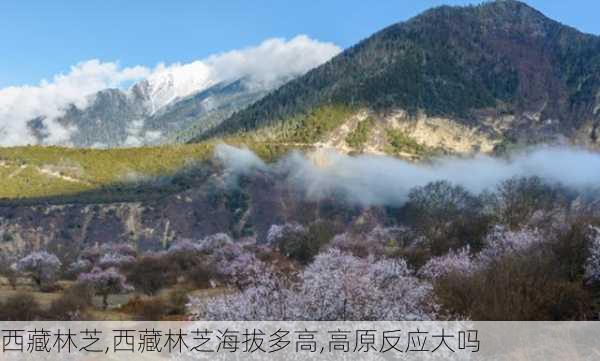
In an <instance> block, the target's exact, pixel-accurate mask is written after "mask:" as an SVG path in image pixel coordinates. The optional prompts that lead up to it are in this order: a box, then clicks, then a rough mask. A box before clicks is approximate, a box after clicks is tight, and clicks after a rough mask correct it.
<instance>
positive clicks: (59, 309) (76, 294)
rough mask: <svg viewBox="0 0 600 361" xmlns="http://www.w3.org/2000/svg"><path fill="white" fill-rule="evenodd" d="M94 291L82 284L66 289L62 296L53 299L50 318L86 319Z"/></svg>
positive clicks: (64, 319) (63, 319) (49, 311)
mask: <svg viewBox="0 0 600 361" xmlns="http://www.w3.org/2000/svg"><path fill="white" fill-rule="evenodd" d="M93 295H94V291H93V290H92V289H91V288H90V287H88V286H86V285H82V284H75V285H73V286H72V287H70V288H68V289H66V290H65V292H64V293H63V294H62V295H61V297H60V298H58V299H56V300H54V301H52V303H51V304H50V309H49V310H48V318H50V319H54V320H61V321H77V320H85V319H86V318H87V317H88V315H87V313H86V311H87V309H88V307H90V306H91V305H92V297H93Z"/></svg>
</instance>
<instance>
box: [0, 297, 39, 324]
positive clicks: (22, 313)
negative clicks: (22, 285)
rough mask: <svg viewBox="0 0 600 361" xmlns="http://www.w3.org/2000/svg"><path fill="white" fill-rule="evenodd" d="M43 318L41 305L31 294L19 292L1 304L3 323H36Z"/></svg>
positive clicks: (0, 310)
mask: <svg viewBox="0 0 600 361" xmlns="http://www.w3.org/2000/svg"><path fill="white" fill-rule="evenodd" d="M41 318H42V311H41V308H40V305H39V303H38V302H37V300H36V299H35V298H34V296H33V295H32V294H31V293H25V292H18V293H16V294H14V295H12V296H10V297H8V298H7V300H6V301H5V302H3V303H2V304H0V319H1V320H3V321H35V320H38V319H41Z"/></svg>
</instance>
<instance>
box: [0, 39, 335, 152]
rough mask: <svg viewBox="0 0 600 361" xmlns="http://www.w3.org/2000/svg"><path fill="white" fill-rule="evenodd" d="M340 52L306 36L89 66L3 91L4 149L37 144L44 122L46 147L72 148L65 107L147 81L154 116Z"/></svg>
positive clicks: (297, 71)
mask: <svg viewBox="0 0 600 361" xmlns="http://www.w3.org/2000/svg"><path fill="white" fill-rule="evenodd" d="M339 52H340V49H339V48H338V47H337V46H336V45H334V44H331V43H323V42H319V41H316V40H313V39H310V38H308V37H307V36H304V35H300V36H297V37H295V38H293V39H290V40H289V41H286V40H284V39H269V40H265V41H264V42H262V43H261V44H259V45H258V46H255V47H249V48H246V49H242V50H234V51H229V52H225V53H222V54H216V55H212V56H209V57H207V58H206V59H203V60H198V61H194V62H191V63H188V64H178V63H177V64H171V65H165V64H159V65H157V66H156V67H154V68H153V69H151V68H148V67H145V66H134V67H127V68H122V67H120V66H119V64H118V63H115V62H100V61H98V60H89V61H85V62H82V63H79V64H77V65H75V66H73V67H71V69H70V71H69V72H68V73H66V74H58V75H56V76H54V77H53V78H52V79H51V80H50V81H46V80H43V81H41V82H40V83H39V84H38V85H25V86H12V87H7V88H4V89H0V146H15V145H24V144H34V143H36V142H37V140H36V138H35V137H34V136H33V135H32V134H31V133H30V130H29V129H28V127H27V122H28V121H29V120H31V119H33V118H37V117H44V120H43V125H44V127H45V128H46V129H45V131H46V133H47V135H48V136H47V138H46V139H45V141H44V143H46V144H69V138H70V135H71V134H72V132H73V131H74V130H75V129H74V128H65V127H64V126H62V125H60V124H59V123H58V122H56V120H55V119H56V118H57V117H59V116H61V115H62V114H63V113H64V109H65V107H67V106H68V105H69V104H75V105H76V106H78V107H80V108H84V107H85V106H86V104H87V103H86V102H87V100H88V98H89V96H90V95H92V94H94V93H96V92H97V91H99V90H103V89H106V88H123V87H125V86H127V85H128V84H131V82H132V81H137V80H142V79H144V78H146V79H147V80H148V82H147V83H146V84H147V86H148V89H147V91H148V95H149V96H150V97H151V105H152V107H153V108H152V110H157V109H158V108H160V107H161V106H164V105H166V104H168V103H169V102H171V101H173V100H174V99H177V98H179V97H183V96H186V95H189V94H191V93H193V92H196V91H199V90H202V89H205V88H207V87H209V86H211V85H214V84H216V83H218V82H221V81H228V80H235V79H238V78H241V77H248V78H249V79H251V80H252V81H253V82H255V83H256V84H262V85H265V84H266V85H267V86H268V85H270V84H272V83H273V82H274V81H276V80H277V79H280V78H281V77H290V76H297V75H301V74H303V73H305V72H306V71H308V70H309V69H311V68H314V67H316V66H318V65H320V64H322V63H323V62H325V61H327V60H329V59H330V58H331V57H333V56H334V55H336V54H338V53H339Z"/></svg>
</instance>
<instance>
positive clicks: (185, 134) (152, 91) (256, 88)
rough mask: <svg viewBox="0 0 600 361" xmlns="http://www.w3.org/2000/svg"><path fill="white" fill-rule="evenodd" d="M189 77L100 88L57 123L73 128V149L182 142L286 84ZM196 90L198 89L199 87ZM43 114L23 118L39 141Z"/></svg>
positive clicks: (150, 80) (68, 108)
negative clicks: (212, 81) (206, 79)
mask: <svg viewBox="0 0 600 361" xmlns="http://www.w3.org/2000/svg"><path fill="white" fill-rule="evenodd" d="M286 80H287V78H282V79H281V81H280V82H273V83H268V84H263V83H256V82H253V81H251V80H250V79H247V78H243V79H237V80H234V81H229V82H219V83H214V84H213V83H211V82H206V81H205V82H201V81H188V82H184V83H183V84H181V82H180V83H179V84H178V83H177V82H176V81H174V80H173V78H172V77H165V76H163V77H162V78H161V79H146V80H143V81H141V82H139V83H137V84H135V85H134V86H132V87H131V88H130V89H128V90H120V89H105V90H102V91H99V92H97V93H96V94H93V95H91V96H90V97H88V101H87V104H86V105H85V106H84V107H78V106H76V105H70V106H69V107H67V109H66V110H65V113H64V115H63V116H61V117H59V118H58V119H56V121H57V122H58V123H59V124H61V125H63V126H64V127H66V128H69V129H73V131H72V134H71V137H70V142H71V143H72V145H74V146H76V147H109V148H110V147H122V146H140V145H151V144H161V143H165V142H174V141H185V140H187V139H188V138H190V137H192V136H193V135H194V134H196V133H195V132H198V131H201V130H205V129H208V128H210V127H212V126H214V125H216V124H218V123H219V122H220V121H222V120H223V119H225V118H227V117H228V116H230V115H231V114H232V113H233V112H234V111H236V110H240V109H242V108H243V107H245V106H248V105H249V104H252V103H253V102H255V101H257V100H258V99H260V98H261V97H263V96H264V95H265V94H266V93H267V92H268V91H270V90H272V89H273V88H275V87H276V86H278V85H280V84H282V83H283V82H285V81H286ZM198 89H199V90H198ZM42 119H43V118H35V119H32V120H31V121H29V122H28V127H29V129H30V130H31V131H32V133H33V134H34V135H35V136H36V138H37V139H38V140H40V141H41V140H43V139H44V137H45V136H46V132H45V129H44V128H43V122H42V121H41V120H42Z"/></svg>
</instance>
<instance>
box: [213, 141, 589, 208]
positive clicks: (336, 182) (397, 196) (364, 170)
mask: <svg viewBox="0 0 600 361" xmlns="http://www.w3.org/2000/svg"><path fill="white" fill-rule="evenodd" d="M215 156H216V158H217V159H219V160H220V161H221V162H223V164H224V165H225V169H226V170H227V172H228V173H229V174H233V175H236V174H244V173H245V174H248V173H251V172H253V171H255V170H256V169H260V170H261V171H263V172H265V171H266V172H273V174H277V175H280V176H282V177H283V178H284V179H285V180H286V181H287V182H289V184H290V185H292V186H293V187H294V188H296V189H298V190H300V191H302V192H303V193H304V195H305V196H306V197H307V198H308V199H312V200H319V199H324V198H328V197H331V196H332V195H343V196H345V197H347V199H348V200H349V201H352V202H354V203H357V204H362V205H401V204H403V203H404V202H405V201H406V200H407V197H408V193H409V191H410V190H411V189H412V188H414V187H417V186H424V185H426V184H427V183H429V182H433V181H437V180H448V181H450V182H452V183H454V184H459V185H462V186H464V187H465V188H466V189H468V190H469V191H471V192H475V193H479V192H482V191H484V190H486V189H492V188H494V187H495V186H497V185H498V184H499V183H500V182H502V181H504V180H506V179H509V178H512V177H523V176H525V177H530V176H538V177H540V178H543V179H544V180H546V181H548V182H551V183H561V184H563V185H565V186H568V187H571V188H574V189H579V190H585V189H594V188H597V187H598V184H599V183H600V155H599V154H597V153H592V152H589V151H586V150H582V149H578V148H566V147H565V148H563V147H559V148H554V147H537V148H533V149H530V150H529V151H527V152H523V153H518V154H515V155H514V156H512V157H511V158H510V159H508V160H505V159H499V158H492V157H489V156H483V155H479V156H476V157H473V158H455V157H445V158H439V159H436V160H435V161H433V162H431V163H428V164H422V163H421V164H414V163H410V162H407V161H404V160H400V159H397V158H391V157H385V156H375V155H360V156H356V157H353V156H348V155H343V154H339V153H336V152H334V151H327V150H320V151H317V152H315V153H312V154H309V155H308V156H307V155H305V154H302V153H297V152H296V153H292V154H290V155H288V156H287V157H284V159H282V160H281V161H279V162H278V163H276V164H274V165H269V166H267V165H265V164H264V163H262V162H261V161H260V160H259V159H258V158H257V157H256V155H255V154H254V153H252V152H251V151H249V150H240V149H237V148H234V147H231V146H227V145H219V146H218V147H217V148H216V150H215Z"/></svg>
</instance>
